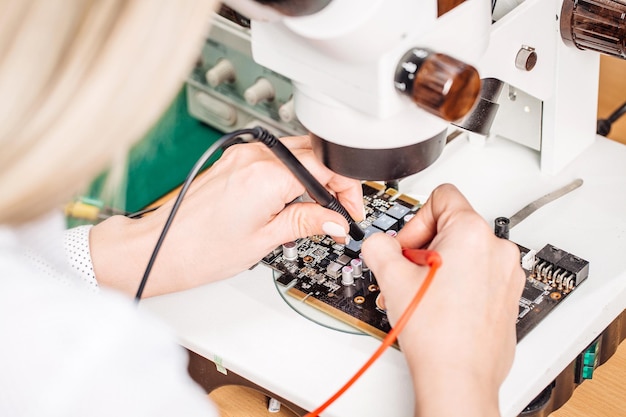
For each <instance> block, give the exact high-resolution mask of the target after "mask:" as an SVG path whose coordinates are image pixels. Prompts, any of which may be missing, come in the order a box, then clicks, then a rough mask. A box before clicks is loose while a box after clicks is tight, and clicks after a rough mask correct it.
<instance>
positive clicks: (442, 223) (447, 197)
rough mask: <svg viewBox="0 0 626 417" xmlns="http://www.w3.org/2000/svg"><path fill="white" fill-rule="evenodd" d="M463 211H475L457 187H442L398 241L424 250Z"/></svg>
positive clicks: (408, 246)
mask: <svg viewBox="0 0 626 417" xmlns="http://www.w3.org/2000/svg"><path fill="white" fill-rule="evenodd" d="M463 211H469V212H473V211H474V210H473V209H472V206H471V205H470V204H469V202H468V201H467V199H465V197H464V196H463V195H462V194H461V193H460V192H459V190H458V189H457V188H456V187H455V186H453V185H451V184H444V185H440V186H439V187H437V188H436V189H435V190H434V191H433V192H432V194H431V196H430V198H429V199H428V200H427V201H426V203H425V204H424V206H422V208H421V209H420V210H419V211H418V212H417V213H416V214H415V217H414V218H413V219H411V221H410V222H408V223H407V224H406V225H405V226H404V228H403V229H402V230H401V231H400V232H399V233H398V237H397V238H398V241H399V242H400V244H401V245H402V246H404V247H407V248H415V249H417V248H422V247H424V246H426V245H427V244H428V243H429V242H430V241H431V240H432V239H433V238H434V237H435V235H436V234H437V233H438V232H439V231H441V230H442V229H443V228H445V227H447V226H449V225H450V223H451V222H453V221H454V218H455V216H456V215H458V214H459V213H461V212H463Z"/></svg>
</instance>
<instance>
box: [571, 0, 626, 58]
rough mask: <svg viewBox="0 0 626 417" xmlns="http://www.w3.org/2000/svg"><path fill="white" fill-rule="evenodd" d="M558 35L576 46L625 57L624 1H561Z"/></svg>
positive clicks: (625, 23)
mask: <svg viewBox="0 0 626 417" xmlns="http://www.w3.org/2000/svg"><path fill="white" fill-rule="evenodd" d="M561 38H562V39H563V41H564V42H565V43H566V44H568V45H573V46H575V47H576V48H578V49H589V50H592V51H597V52H601V53H604V54H607V55H613V56H616V57H619V58H622V59H626V3H624V2H623V1H616V0H564V1H563V6H562V8H561Z"/></svg>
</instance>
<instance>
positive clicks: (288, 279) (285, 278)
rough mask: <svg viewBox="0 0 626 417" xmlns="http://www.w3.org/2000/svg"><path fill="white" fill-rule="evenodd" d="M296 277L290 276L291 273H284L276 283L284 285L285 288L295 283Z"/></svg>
mask: <svg viewBox="0 0 626 417" xmlns="http://www.w3.org/2000/svg"><path fill="white" fill-rule="evenodd" d="M295 279H296V277H295V276H293V275H292V274H290V273H289V272H285V273H283V274H282V275H281V276H279V277H278V278H276V282H278V283H279V284H280V285H284V286H285V287H286V286H287V285H289V284H291V283H292V282H293V281H295Z"/></svg>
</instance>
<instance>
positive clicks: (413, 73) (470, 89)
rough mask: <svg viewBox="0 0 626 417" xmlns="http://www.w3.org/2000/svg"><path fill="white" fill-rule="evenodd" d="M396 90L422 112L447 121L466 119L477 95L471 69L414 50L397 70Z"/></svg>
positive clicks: (475, 75)
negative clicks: (408, 98) (464, 117)
mask: <svg viewBox="0 0 626 417" xmlns="http://www.w3.org/2000/svg"><path fill="white" fill-rule="evenodd" d="M395 86H396V89H397V90H398V91H400V92H402V93H403V94H406V95H408V96H409V97H411V99H412V100H413V102H414V103H415V104H417V105H418V106H419V107H421V108H422V109H424V110H426V111H428V112H430V113H432V114H434V115H435V116H439V117H441V118H442V119H444V120H447V121H454V120H458V119H460V118H462V117H463V116H465V115H466V114H467V113H468V112H469V111H470V110H471V108H472V106H473V105H474V103H475V102H476V99H477V97H478V94H479V92H480V77H479V75H478V71H476V69H475V68H474V67H472V66H471V65H469V64H466V63H464V62H461V61H459V60H458V59H454V58H452V57H450V56H448V55H444V54H440V53H434V52H432V51H430V50H428V49H423V48H415V49H412V50H411V51H409V52H407V53H406V54H405V55H404V57H402V60H401V61H400V63H399V64H398V66H397V68H396V76H395Z"/></svg>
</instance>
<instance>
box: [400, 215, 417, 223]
mask: <svg viewBox="0 0 626 417" xmlns="http://www.w3.org/2000/svg"><path fill="white" fill-rule="evenodd" d="M413 217H415V214H413V213H410V214H407V215H406V216H404V217H403V218H402V220H403V221H404V224H407V223H408V222H410V221H411V219H412V218H413Z"/></svg>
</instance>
